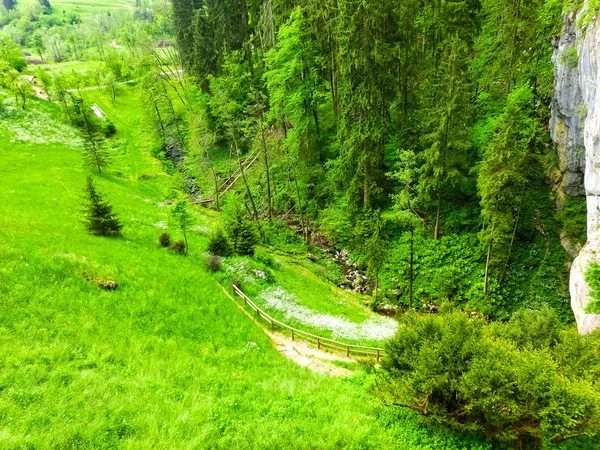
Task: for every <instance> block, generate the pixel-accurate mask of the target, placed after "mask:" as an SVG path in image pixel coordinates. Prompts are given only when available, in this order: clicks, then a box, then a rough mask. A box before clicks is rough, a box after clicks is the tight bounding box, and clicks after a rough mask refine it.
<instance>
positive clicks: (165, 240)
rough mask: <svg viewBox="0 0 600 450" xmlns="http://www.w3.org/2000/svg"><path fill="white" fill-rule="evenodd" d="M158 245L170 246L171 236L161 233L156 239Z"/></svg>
mask: <svg viewBox="0 0 600 450" xmlns="http://www.w3.org/2000/svg"><path fill="white" fill-rule="evenodd" d="M158 243H159V244H160V246H161V247H168V246H169V245H171V235H170V234H169V233H161V235H160V236H159V237H158Z"/></svg>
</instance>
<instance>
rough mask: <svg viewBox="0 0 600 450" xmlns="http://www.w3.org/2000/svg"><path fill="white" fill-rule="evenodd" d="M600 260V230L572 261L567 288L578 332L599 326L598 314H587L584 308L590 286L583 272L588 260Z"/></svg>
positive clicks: (586, 332)
mask: <svg viewBox="0 0 600 450" xmlns="http://www.w3.org/2000/svg"><path fill="white" fill-rule="evenodd" d="M592 261H596V262H600V232H596V233H594V234H593V235H592V236H591V239H590V240H589V241H588V242H587V244H586V245H585V247H583V250H581V252H580V253H579V256H578V257H577V258H575V261H573V266H572V267H571V279H570V280H569V290H570V291H571V308H572V309H573V313H574V314H575V320H576V321H577V330H578V331H579V333H580V334H588V333H591V332H592V331H594V330H595V329H596V328H598V327H599V326H600V314H587V313H586V312H585V308H586V307H587V305H588V303H589V302H590V300H591V299H590V287H589V286H588V284H587V283H586V282H585V272H586V271H587V269H588V267H589V265H590V262H592Z"/></svg>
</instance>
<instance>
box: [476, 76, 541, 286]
mask: <svg viewBox="0 0 600 450" xmlns="http://www.w3.org/2000/svg"><path fill="white" fill-rule="evenodd" d="M531 99H532V93H531V90H530V89H529V88H527V87H524V86H522V87H518V88H515V89H513V91H512V92H511V93H510V95H509V97H508V100H507V103H506V107H505V108H504V112H503V113H502V114H501V115H500V116H499V117H498V118H497V119H496V123H495V126H494V131H493V134H492V136H491V137H490V139H489V142H488V145H487V148H486V150H485V153H484V155H483V159H482V161H481V164H480V167H479V176H478V179H477V186H478V190H479V195H480V197H481V215H482V217H483V221H484V226H485V229H484V230H483V231H482V232H481V233H480V239H481V240H482V241H483V242H485V243H486V244H487V248H488V250H487V257H486V264H485V278H484V294H488V293H489V285H490V279H491V277H492V276H494V277H498V276H499V275H500V274H499V273H497V272H498V270H497V269H498V268H499V266H500V264H501V262H502V261H504V260H505V258H506V257H507V255H508V256H510V251H511V250H512V245H513V242H512V241H511V237H512V236H514V231H513V230H516V226H517V225H518V216H519V211H520V208H521V206H522V199H523V196H524V194H525V189H526V188H527V185H528V182H529V176H530V174H529V173H528V170H529V164H528V157H529V151H530V147H531V144H532V142H533V139H534V136H535V132H536V130H535V121H534V119H532V118H531V116H530V102H531Z"/></svg>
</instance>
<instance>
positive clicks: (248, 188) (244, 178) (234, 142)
mask: <svg viewBox="0 0 600 450" xmlns="http://www.w3.org/2000/svg"><path fill="white" fill-rule="evenodd" d="M231 137H232V138H233V144H234V145H235V150H236V152H237V160H238V165H239V168H240V173H241V175H242V180H244V185H245V186H246V192H247V194H248V198H249V199H250V204H251V205H252V213H253V215H254V220H255V221H256V224H257V225H258V231H259V232H260V239H261V241H262V242H264V241H265V236H264V233H263V230H262V227H261V226H260V220H259V217H258V210H257V209H256V203H255V202H254V197H253V196H252V191H251V190H250V185H249V184H248V179H247V178H246V171H245V170H244V165H243V164H242V157H241V152H240V148H239V147H238V143H237V139H236V137H235V131H234V130H233V128H232V130H231Z"/></svg>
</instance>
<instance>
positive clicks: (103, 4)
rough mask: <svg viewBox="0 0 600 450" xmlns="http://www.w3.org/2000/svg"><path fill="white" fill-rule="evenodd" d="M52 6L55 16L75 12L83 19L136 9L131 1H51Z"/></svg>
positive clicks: (25, 4)
mask: <svg viewBox="0 0 600 450" xmlns="http://www.w3.org/2000/svg"><path fill="white" fill-rule="evenodd" d="M29 3H33V2H22V3H21V8H25V7H26V6H27V5H28V4H29ZM50 4H51V5H52V9H53V14H56V15H62V14H63V11H65V12H67V13H69V12H75V13H77V14H79V15H80V16H81V18H85V17H88V16H91V15H93V14H97V13H104V12H112V13H114V12H117V11H119V10H123V11H125V10H128V9H133V7H134V3H133V2H130V1H129V0H51V1H50Z"/></svg>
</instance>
